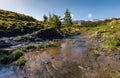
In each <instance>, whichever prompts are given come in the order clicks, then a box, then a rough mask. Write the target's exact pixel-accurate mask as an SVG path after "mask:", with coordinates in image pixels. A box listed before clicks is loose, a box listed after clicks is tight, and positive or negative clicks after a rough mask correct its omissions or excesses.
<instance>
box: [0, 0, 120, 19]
mask: <svg viewBox="0 0 120 78" xmlns="http://www.w3.org/2000/svg"><path fill="white" fill-rule="evenodd" d="M66 8H68V9H69V11H70V12H71V16H72V18H73V20H92V19H108V18H113V17H120V0H0V9H4V10H9V11H14V12H18V13H22V14H26V15H29V16H32V17H34V18H36V19H38V20H42V19H43V15H44V14H46V15H49V13H51V14H52V13H54V14H57V15H59V16H61V17H63V16H64V13H65V10H66Z"/></svg>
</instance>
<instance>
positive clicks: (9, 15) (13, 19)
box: [0, 10, 44, 37]
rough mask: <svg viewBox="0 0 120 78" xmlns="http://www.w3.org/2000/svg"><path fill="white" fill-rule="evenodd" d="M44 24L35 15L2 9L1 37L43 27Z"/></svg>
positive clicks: (0, 11)
mask: <svg viewBox="0 0 120 78" xmlns="http://www.w3.org/2000/svg"><path fill="white" fill-rule="evenodd" d="M43 28H44V25H43V24H42V23H41V22H40V21H38V20H36V19H34V18H33V17H30V16H27V15H24V14H20V13H15V12H11V11H6V10H0V37H11V36H17V35H23V34H26V33H32V32H34V31H38V30H40V29H43Z"/></svg>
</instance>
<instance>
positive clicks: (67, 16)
mask: <svg viewBox="0 0 120 78" xmlns="http://www.w3.org/2000/svg"><path fill="white" fill-rule="evenodd" d="M63 20H64V23H65V24H67V25H72V17H71V13H70V12H69V10H68V9H66V12H65V15H64V18H63Z"/></svg>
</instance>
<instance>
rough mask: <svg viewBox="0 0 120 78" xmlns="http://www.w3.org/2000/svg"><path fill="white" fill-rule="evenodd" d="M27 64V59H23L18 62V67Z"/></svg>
mask: <svg viewBox="0 0 120 78" xmlns="http://www.w3.org/2000/svg"><path fill="white" fill-rule="evenodd" d="M25 62H26V59H25V57H21V58H20V59H19V60H18V61H17V63H16V64H17V65H18V66H24V65H25Z"/></svg>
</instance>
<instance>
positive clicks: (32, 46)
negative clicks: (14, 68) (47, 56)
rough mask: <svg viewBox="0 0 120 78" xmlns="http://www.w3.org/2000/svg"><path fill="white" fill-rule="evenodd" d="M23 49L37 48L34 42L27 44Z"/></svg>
mask: <svg viewBox="0 0 120 78" xmlns="http://www.w3.org/2000/svg"><path fill="white" fill-rule="evenodd" d="M24 49H25V50H35V49H37V47H36V45H35V44H29V45H27V46H26V47H25V48H24Z"/></svg>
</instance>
